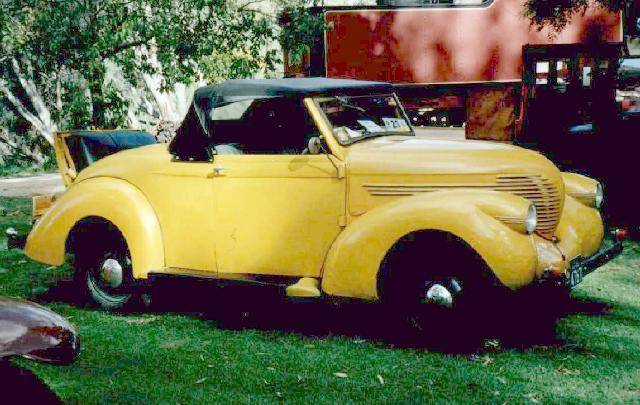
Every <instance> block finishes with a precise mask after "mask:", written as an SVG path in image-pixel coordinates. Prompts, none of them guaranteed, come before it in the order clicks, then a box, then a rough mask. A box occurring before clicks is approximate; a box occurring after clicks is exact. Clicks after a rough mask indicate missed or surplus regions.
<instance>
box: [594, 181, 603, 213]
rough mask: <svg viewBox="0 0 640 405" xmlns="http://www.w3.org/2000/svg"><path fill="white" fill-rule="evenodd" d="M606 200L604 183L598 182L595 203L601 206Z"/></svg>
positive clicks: (598, 206) (597, 206)
mask: <svg viewBox="0 0 640 405" xmlns="http://www.w3.org/2000/svg"><path fill="white" fill-rule="evenodd" d="M603 202H604V190H603V189H602V184H600V183H598V184H596V193H595V201H594V204H595V206H596V208H600V207H601V206H602V203H603Z"/></svg>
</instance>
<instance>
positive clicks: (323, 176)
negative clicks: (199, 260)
mask: <svg viewBox="0 0 640 405" xmlns="http://www.w3.org/2000/svg"><path fill="white" fill-rule="evenodd" d="M331 159H333V161H332V160H331ZM338 164H340V162H338V161H337V159H336V158H334V157H329V156H328V155H326V154H319V155H300V154H297V155H296V154H291V155H287V154H280V155H217V156H216V157H215V159H214V173H215V177H214V178H213V189H214V194H215V196H214V200H215V204H214V210H215V218H216V219H215V226H214V229H215V235H216V257H217V267H218V272H219V273H245V274H263V275H281V276H309V277H318V276H320V273H321V270H322V266H323V263H324V259H325V256H326V254H327V252H328V250H329V248H330V247H331V244H332V243H333V241H334V240H335V238H336V237H337V236H338V234H339V232H340V230H341V222H342V218H343V217H342V216H343V215H344V212H345V179H344V178H339V177H344V176H339V174H338V173H339V171H338V169H337V166H338Z"/></svg>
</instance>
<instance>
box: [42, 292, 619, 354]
mask: <svg viewBox="0 0 640 405" xmlns="http://www.w3.org/2000/svg"><path fill="white" fill-rule="evenodd" d="M282 296H283V291H281V290H279V289H277V288H273V287H265V286H247V285H242V286H238V285H227V286H224V287H221V286H215V287H214V286H212V285H211V284H210V283H207V282H200V283H193V282H181V281H178V280H171V281H170V282H165V283H159V284H157V286H156V287H154V290H153V291H152V297H153V298H152V303H151V305H150V306H148V307H146V308H142V309H140V308H138V309H137V310H136V309H133V310H131V309H130V310H128V311H126V312H128V313H131V312H145V313H149V312H153V313H180V314H187V315H191V316H195V317H198V318H201V319H204V320H206V321H209V322H212V323H214V324H215V325H216V327H218V328H220V329H227V330H245V329H253V330H260V331H279V332H286V333H295V334H300V335H302V336H308V337H327V336H344V337H349V338H360V339H367V340H371V341H374V342H379V343H381V344H387V345H391V346H393V347H406V348H417V349H427V350H437V351H442V352H445V353H452V354H466V353H473V352H477V351H482V350H486V349H489V350H490V349H492V348H493V347H495V346H496V344H495V343H492V341H493V342H499V347H501V348H517V349H526V348H529V347H534V346H561V345H564V344H565V342H564V341H563V340H561V339H559V338H558V335H557V333H556V328H555V325H556V322H557V321H558V320H560V319H562V318H564V317H566V316H569V315H572V314H583V315H593V316H598V315H604V314H607V313H608V312H609V309H610V307H609V306H608V305H606V304H604V303H601V302H595V301H585V300H580V299H577V298H573V297H566V296H564V298H562V296H561V297H557V296H556V297H553V296H545V295H544V294H542V293H541V292H535V293H534V294H527V295H520V296H517V297H512V298H513V299H511V300H509V301H505V302H504V303H503V304H502V305H501V306H500V307H499V310H497V311H491V312H487V313H486V314H483V315H482V316H480V317H476V318H475V319H464V320H463V321H455V322H454V321H451V319H450V317H448V316H447V315H446V314H444V315H443V314H440V316H436V315H434V316H431V317H430V316H429V315H427V316H425V317H424V320H423V321H422V322H420V323H419V326H417V325H416V322H415V321H414V320H408V319H407V318H406V317H402V316H400V314H398V313H397V312H394V311H391V310H388V309H387V307H385V306H383V305H381V304H376V303H363V302H359V301H343V302H339V303H337V302H324V301H300V300H299V301H290V300H284V299H283V298H282ZM34 298H35V299H36V300H38V301H49V302H50V301H63V302H67V303H70V304H73V305H77V306H82V305H83V303H82V302H81V301H80V299H79V297H78V296H77V294H75V289H74V286H73V284H72V283H71V282H70V281H61V282H59V283H57V284H56V285H54V286H53V287H51V288H50V289H49V290H48V291H47V292H45V293H43V294H40V295H38V296H37V297H34ZM492 345H493V346H492Z"/></svg>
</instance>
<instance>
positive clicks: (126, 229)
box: [25, 177, 164, 278]
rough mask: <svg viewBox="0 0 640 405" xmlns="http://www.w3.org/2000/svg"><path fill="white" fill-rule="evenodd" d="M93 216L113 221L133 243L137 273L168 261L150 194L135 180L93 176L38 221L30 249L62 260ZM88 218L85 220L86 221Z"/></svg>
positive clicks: (43, 258)
mask: <svg viewBox="0 0 640 405" xmlns="http://www.w3.org/2000/svg"><path fill="white" fill-rule="evenodd" d="M88 218H99V219H100V220H99V221H98V223H110V224H112V225H113V226H114V227H115V229H117V230H118V231H119V232H120V233H121V235H122V237H123V238H124V240H125V243H126V244H127V247H128V249H129V252H130V254H131V259H132V267H133V276H134V278H146V276H147V274H148V273H149V272H150V271H152V270H158V269H161V268H163V267H164V245H163V238H162V230H161V228H160V224H159V222H158V219H157V217H156V214H155V211H154V210H153V208H152V207H151V205H150V204H149V201H148V200H147V199H146V197H145V195H144V194H143V193H142V192H141V191H140V190H139V189H138V188H136V187H135V186H133V185H132V184H131V183H128V182H127V181H124V180H121V179H114V178H107V177H101V178H93V179H88V180H84V181H81V182H79V183H76V184H74V185H72V186H71V187H70V188H69V189H67V191H66V192H65V193H64V194H63V195H62V196H61V197H60V198H59V199H58V200H57V201H56V202H55V203H54V205H53V206H52V207H51V208H50V209H49V210H48V211H47V212H46V213H45V214H44V215H43V216H42V218H40V220H39V221H38V222H36V224H35V225H34V227H33V229H32V230H31V232H30V233H29V237H28V238H27V244H26V247H25V251H26V253H27V256H29V257H30V258H32V259H34V260H36V261H39V262H42V263H47V264H51V265H61V264H63V263H64V261H65V255H66V253H69V250H68V249H69V248H70V247H71V243H72V242H73V240H74V239H73V238H75V237H77V234H73V233H72V232H77V230H78V229H79V227H80V226H82V224H85V223H86V221H87V219H88ZM83 221H85V222H83Z"/></svg>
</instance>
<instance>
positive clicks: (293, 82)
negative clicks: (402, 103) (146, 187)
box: [169, 77, 393, 160]
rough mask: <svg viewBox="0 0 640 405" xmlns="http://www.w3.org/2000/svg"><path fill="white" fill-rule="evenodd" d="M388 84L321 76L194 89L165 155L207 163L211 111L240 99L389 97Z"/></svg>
mask: <svg viewBox="0 0 640 405" xmlns="http://www.w3.org/2000/svg"><path fill="white" fill-rule="evenodd" d="M391 93H393V87H392V86H391V84H389V83H384V82H370V81H362V80H351V79H328V78H324V77H310V78H286V79H254V80H248V79H245V80H227V81H226V82H223V83H220V84H214V85H211V86H206V87H202V88H200V89H198V90H196V92H195V94H194V97H193V102H192V104H191V107H190V108H189V112H188V113H187V115H186V117H185V118H184V121H183V122H182V125H181V126H180V128H178V130H177V131H176V136H175V137H174V138H173V140H172V141H171V144H170V145H169V152H171V154H172V155H173V156H174V157H175V158H177V159H179V160H208V159H210V157H211V156H210V155H209V153H210V152H209V146H210V145H211V143H213V142H214V134H213V133H211V132H212V131H211V126H210V125H209V124H210V122H209V121H210V117H211V111H212V110H213V109H214V108H217V107H221V106H224V105H227V104H229V103H233V102H237V101H242V100H259V99H269V98H284V97H286V98H298V99H300V98H304V97H310V96H359V95H367V94H391Z"/></svg>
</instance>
